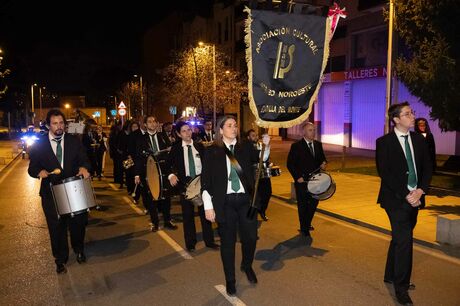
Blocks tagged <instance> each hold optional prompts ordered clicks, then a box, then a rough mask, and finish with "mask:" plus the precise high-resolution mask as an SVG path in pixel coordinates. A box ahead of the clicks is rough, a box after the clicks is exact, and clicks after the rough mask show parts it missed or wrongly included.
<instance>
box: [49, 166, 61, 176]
mask: <svg viewBox="0 0 460 306" xmlns="http://www.w3.org/2000/svg"><path fill="white" fill-rule="evenodd" d="M51 174H56V175H59V174H61V169H59V168H56V169H54V170H53V171H51V172H48V175H51Z"/></svg>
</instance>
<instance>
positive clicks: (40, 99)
mask: <svg viewBox="0 0 460 306" xmlns="http://www.w3.org/2000/svg"><path fill="white" fill-rule="evenodd" d="M42 89H43V90H45V89H46V87H44V86H43V87H38V93H39V94H40V96H39V97H38V101H39V103H40V121H41V120H42V119H43V113H42Z"/></svg>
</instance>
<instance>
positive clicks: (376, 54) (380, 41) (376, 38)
mask: <svg viewBox="0 0 460 306" xmlns="http://www.w3.org/2000/svg"><path fill="white" fill-rule="evenodd" d="M387 37H388V30H387V29H379V30H372V31H368V32H362V33H359V34H355V35H353V36H352V50H351V54H352V56H351V68H364V67H373V66H384V65H386V62H387V47H388V38H387Z"/></svg>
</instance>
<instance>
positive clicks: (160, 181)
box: [145, 155, 164, 201]
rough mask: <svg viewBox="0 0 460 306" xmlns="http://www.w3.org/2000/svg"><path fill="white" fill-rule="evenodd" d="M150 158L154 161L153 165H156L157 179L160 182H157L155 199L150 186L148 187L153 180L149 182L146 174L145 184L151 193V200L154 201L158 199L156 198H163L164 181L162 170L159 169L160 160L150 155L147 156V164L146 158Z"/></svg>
mask: <svg viewBox="0 0 460 306" xmlns="http://www.w3.org/2000/svg"><path fill="white" fill-rule="evenodd" d="M150 158H151V159H152V160H153V162H154V163H155V167H156V169H157V172H158V180H159V183H160V184H159V192H158V197H156V199H155V197H154V195H153V193H154V191H152V188H150V184H151V183H153V182H150V180H149V179H148V178H147V175H146V177H145V179H146V181H147V186H148V187H149V190H150V194H151V195H152V198H153V200H154V201H158V200H161V199H162V198H163V183H164V182H163V172H162V170H161V166H160V161H159V160H157V159H156V158H155V156H153V155H150V156H149V157H148V158H147V164H148V160H149V159H150Z"/></svg>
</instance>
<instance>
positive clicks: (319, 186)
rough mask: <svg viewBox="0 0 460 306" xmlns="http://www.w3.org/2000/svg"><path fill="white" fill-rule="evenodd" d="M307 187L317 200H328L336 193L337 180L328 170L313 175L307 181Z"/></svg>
mask: <svg viewBox="0 0 460 306" xmlns="http://www.w3.org/2000/svg"><path fill="white" fill-rule="evenodd" d="M307 189H308V192H309V193H310V194H311V197H312V198H314V199H316V200H320V201H322V200H327V199H329V198H330V197H332V196H333V195H334V193H335V189H336V186H335V182H334V180H333V179H332V177H331V176H330V175H329V174H327V173H326V172H319V173H316V174H314V175H312V176H311V177H310V178H309V179H308V181H307Z"/></svg>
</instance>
